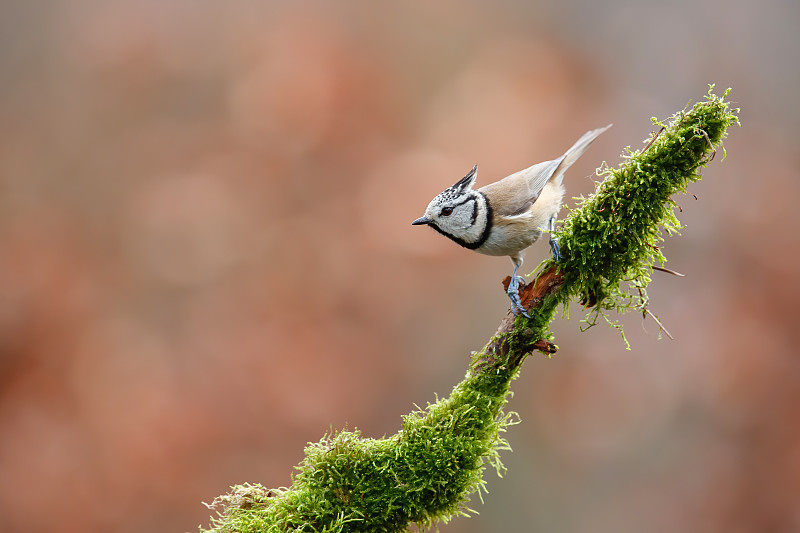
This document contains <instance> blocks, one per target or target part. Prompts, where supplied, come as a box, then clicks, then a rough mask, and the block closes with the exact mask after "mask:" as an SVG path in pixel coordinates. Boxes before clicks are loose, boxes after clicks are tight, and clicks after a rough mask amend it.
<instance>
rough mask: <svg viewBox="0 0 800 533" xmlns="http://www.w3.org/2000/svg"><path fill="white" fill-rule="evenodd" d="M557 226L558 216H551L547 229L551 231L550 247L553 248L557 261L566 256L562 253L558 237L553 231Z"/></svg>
mask: <svg viewBox="0 0 800 533" xmlns="http://www.w3.org/2000/svg"><path fill="white" fill-rule="evenodd" d="M555 228H556V217H550V220H549V221H548V222H547V231H549V232H550V249H551V250H553V259H555V261H556V263H558V262H559V261H561V260H562V259H564V256H563V255H561V248H559V247H558V239H556V238H555V237H554V236H553V231H554V230H555Z"/></svg>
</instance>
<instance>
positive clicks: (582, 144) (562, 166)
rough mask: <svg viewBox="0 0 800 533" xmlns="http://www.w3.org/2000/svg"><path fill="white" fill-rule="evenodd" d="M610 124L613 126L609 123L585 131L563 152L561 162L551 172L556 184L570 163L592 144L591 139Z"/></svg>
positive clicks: (562, 177)
mask: <svg viewBox="0 0 800 533" xmlns="http://www.w3.org/2000/svg"><path fill="white" fill-rule="evenodd" d="M611 126H613V124H609V125H608V126H606V127H604V128H597V129H596V130H591V131H587V132H586V133H584V134H583V136H582V137H581V138H580V139H578V140H577V141H576V142H575V144H573V145H572V147H571V148H570V149H569V150H567V151H566V152H565V153H564V155H563V156H562V159H561V162H560V163H559V165H558V167H557V168H556V170H555V172H553V179H554V180H555V182H556V184H558V185H560V184H561V181H562V180H563V179H564V172H566V170H567V169H568V168H569V167H570V166H572V163H574V162H575V161H577V160H578V158H579V157H580V156H582V155H583V152H585V151H586V149H587V148H589V145H590V144H592V141H594V140H595V139H596V138H597V137H599V136H600V134H601V133H603V132H605V131H606V130H607V129H608V128H610V127H611Z"/></svg>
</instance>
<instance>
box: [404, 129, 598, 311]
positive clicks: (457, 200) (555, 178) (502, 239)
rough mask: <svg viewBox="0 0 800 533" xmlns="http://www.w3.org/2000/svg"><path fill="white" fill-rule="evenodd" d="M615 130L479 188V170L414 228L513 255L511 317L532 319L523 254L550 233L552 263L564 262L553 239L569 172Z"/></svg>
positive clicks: (588, 136) (441, 197) (592, 134)
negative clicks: (523, 287)
mask: <svg viewBox="0 0 800 533" xmlns="http://www.w3.org/2000/svg"><path fill="white" fill-rule="evenodd" d="M611 126H612V125H611V124H609V125H608V126H605V127H603V128H598V129H594V130H591V131H588V132H586V133H585V134H584V135H583V136H582V137H581V138H580V139H578V140H577V141H576V142H575V144H573V145H572V147H571V148H570V149H569V150H567V151H566V152H565V153H564V155H562V156H561V157H558V158H556V159H553V160H552V161H544V162H542V163H537V164H535V165H533V166H530V167H528V168H526V169H524V170H520V171H519V172H515V173H514V174H511V175H509V176H506V177H505V178H503V179H501V180H499V181H496V182H494V183H490V184H489V185H484V186H483V187H481V188H479V189H474V188H473V186H474V185H475V181H476V179H477V177H478V165H475V166H473V167H472V170H470V171H469V172H468V173H467V175H466V176H464V177H463V178H461V179H460V180H459V181H457V182H456V183H455V184H453V185H452V186H450V187H448V188H447V189H445V190H444V191H442V192H441V193H439V194H438V195H436V196H435V197H434V198H433V200H431V202H430V203H429V204H428V207H427V208H426V209H425V214H424V215H423V216H422V217H420V218H418V219H416V220H414V221H413V222H412V223H411V225H413V226H421V225H427V226H430V227H431V228H433V229H434V230H436V231H437V232H439V233H441V234H442V235H444V236H445V237H447V238H449V239H450V240H452V241H454V242H455V243H456V244H459V245H461V246H463V247H464V248H467V249H469V250H473V251H475V252H478V253H481V254H485V255H493V256H508V257H510V258H511V262H512V263H513V264H514V271H513V273H512V274H511V282H510V283H509V284H508V289H507V291H506V292H507V294H508V297H509V298H510V299H511V312H512V313H514V314H515V315H517V314H522V315H524V316H526V317H528V318H530V316H529V315H528V314H527V313H526V311H525V309H524V308H523V307H522V302H521V300H520V296H519V285H520V282H523V281H524V278H523V277H521V276H517V272H518V271H519V268H520V267H521V266H522V261H523V252H524V251H525V250H526V249H527V248H528V247H529V246H531V245H532V244H533V243H535V242H536V241H538V240H539V237H540V236H541V234H542V232H543V231H546V232H548V233H549V234H550V249H551V250H552V252H553V259H555V261H556V262H559V261H561V260H562V259H563V257H562V255H561V250H560V248H559V246H558V240H557V239H556V237H555V236H554V235H553V230H554V228H555V221H556V218H557V217H558V212H559V211H560V210H561V203H562V200H563V198H564V193H565V188H564V185H563V180H564V172H565V171H566V170H567V169H568V168H569V167H570V166H571V165H572V164H573V163H574V162H575V161H577V160H578V158H579V157H580V156H581V155H583V153H584V152H585V151H586V149H587V148H588V147H589V145H590V144H591V143H592V141H594V140H595V139H596V138H597V137H598V136H599V135H600V134H602V133H603V132H605V131H606V130H607V129H608V128H610V127H611Z"/></svg>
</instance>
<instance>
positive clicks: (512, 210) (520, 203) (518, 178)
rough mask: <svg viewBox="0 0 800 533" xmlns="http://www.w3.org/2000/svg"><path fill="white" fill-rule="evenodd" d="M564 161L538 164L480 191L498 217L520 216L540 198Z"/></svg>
mask: <svg viewBox="0 0 800 533" xmlns="http://www.w3.org/2000/svg"><path fill="white" fill-rule="evenodd" d="M563 159H564V157H563V156H562V157H559V158H558V159H554V160H553V161H545V162H543V163H537V164H535V165H533V166H532V167H528V168H526V169H525V170H520V171H519V172H515V173H514V174H511V175H510V176H506V177H505V178H503V179H501V180H500V181H497V182H495V183H490V184H489V185H486V186H484V187H481V188H480V189H478V190H479V191H480V192H482V193H483V194H484V195H486V198H487V199H488V200H489V205H491V206H492V209H493V210H494V212H495V213H497V214H498V215H503V216H513V215H519V214H520V213H524V212H525V211H527V210H528V208H530V206H531V205H533V202H535V201H536V199H537V198H539V195H540V194H541V193H542V189H544V186H545V185H547V182H548V181H550V178H552V177H553V173H554V172H555V171H556V169H557V168H558V166H559V165H560V164H561V162H562V160H563Z"/></svg>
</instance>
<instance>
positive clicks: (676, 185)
mask: <svg viewBox="0 0 800 533" xmlns="http://www.w3.org/2000/svg"><path fill="white" fill-rule="evenodd" d="M712 89H713V86H712V87H711V89H709V93H708V96H707V98H706V101H704V102H700V103H698V104H695V105H694V107H693V108H692V109H691V110H689V111H681V112H679V113H678V114H676V115H675V116H674V117H672V120H671V122H670V123H669V124H661V123H656V124H658V125H659V126H661V128H662V130H661V131H659V132H658V133H656V134H654V135H653V136H652V138H651V139H650V140H649V141H650V142H649V144H648V145H647V146H645V148H644V149H643V150H641V151H639V152H631V151H630V150H628V153H627V155H626V156H625V161H623V163H622V164H621V165H620V167H619V168H617V169H614V170H611V169H604V170H602V171H600V172H599V175H601V176H602V177H604V180H603V181H602V182H601V183H600V184H599V185H598V188H597V191H596V192H595V194H593V195H592V196H590V197H589V198H586V199H581V201H580V203H579V206H578V207H577V208H576V209H575V210H574V211H572V212H571V213H570V214H569V216H568V217H567V219H566V220H565V222H564V224H563V226H562V227H561V229H560V230H558V231H557V232H556V233H557V236H558V238H559V242H560V243H561V248H562V251H563V252H564V254H565V259H564V260H563V261H562V262H561V263H558V264H556V263H554V262H553V261H550V260H548V261H545V262H544V263H543V264H542V265H541V272H540V273H539V275H538V276H537V278H536V279H535V280H534V282H533V283H531V284H528V285H526V286H525V287H524V289H522V291H521V299H522V303H523V306H524V307H525V308H526V309H527V310H528V312H529V314H530V315H531V318H530V319H528V318H525V317H521V316H514V315H511V314H509V315H507V316H506V317H505V318H504V319H503V321H502V322H501V324H500V327H499V328H498V330H497V333H496V334H495V335H494V336H493V337H492V338H491V339H490V340H489V342H488V343H487V345H486V346H485V347H484V348H483V349H482V350H481V351H480V352H477V353H475V354H474V355H473V356H472V359H471V362H470V366H469V369H468V371H467V375H466V377H465V379H464V380H463V381H462V382H461V383H459V384H458V385H456V386H455V388H454V389H453V391H452V393H451V395H450V396H449V397H447V398H444V399H441V400H438V401H436V402H435V403H433V404H428V405H427V407H426V408H425V409H424V410H423V409H420V410H418V411H416V412H413V413H411V414H409V415H406V416H405V417H403V426H402V429H401V430H400V431H399V432H398V433H397V434H395V435H393V436H391V437H388V438H383V439H370V438H364V437H361V435H360V434H359V432H358V431H352V432H351V431H340V432H338V433H336V434H335V435H326V436H324V437H323V438H322V440H320V441H319V442H318V443H316V444H310V445H309V446H308V447H307V448H306V450H305V454H306V456H305V459H304V460H303V462H302V463H301V464H300V465H299V466H298V471H299V472H298V474H297V475H296V476H295V477H294V479H293V483H292V486H291V487H289V488H282V489H265V488H264V487H262V486H261V485H250V484H245V485H239V486H234V487H232V491H231V493H230V494H227V495H224V496H220V497H218V498H217V499H215V500H214V502H213V503H212V504H210V505H209V508H211V509H214V510H216V511H217V517H216V518H212V528H211V529H210V530H208V531H219V532H223V531H224V532H256V531H259V532H285V531H294V530H298V531H315V532H331V533H333V532H343V531H371V532H394V531H405V530H406V529H407V528H408V527H409V526H410V525H411V524H412V523H416V524H418V525H420V526H423V527H426V526H430V525H433V524H435V523H436V522H440V521H441V522H447V521H449V520H450V519H451V518H452V517H454V516H457V515H464V514H468V513H469V512H470V510H469V508H468V507H467V503H468V502H469V499H470V497H471V496H472V495H473V494H474V493H476V492H477V493H478V494H479V496H481V489H482V488H483V486H484V483H485V482H484V480H483V471H484V469H485V467H486V465H491V466H493V467H494V468H495V469H497V471H498V473H502V471H503V466H502V464H501V463H500V460H499V451H500V450H504V449H508V445H507V443H506V441H505V440H504V439H503V438H502V433H503V431H504V430H505V428H506V427H507V426H508V425H510V424H512V423H515V419H514V418H513V417H512V416H510V415H508V414H505V413H504V412H503V407H504V406H505V403H506V397H507V394H508V390H509V385H510V383H511V381H512V380H513V379H514V378H515V377H516V376H517V374H518V372H519V369H520V367H521V365H522V362H523V361H524V360H525V357H526V356H527V355H529V354H530V353H531V352H532V351H533V350H540V351H543V352H546V353H554V352H555V350H556V349H557V347H556V346H555V344H553V343H552V341H551V340H550V339H551V337H552V335H551V334H550V331H549V325H550V322H551V321H552V320H553V318H554V316H555V312H556V309H557V308H558V306H559V305H564V306H567V305H568V304H569V302H570V300H572V299H577V300H579V301H581V302H582V303H583V304H584V305H585V306H587V307H589V308H591V309H592V311H591V313H595V316H596V315H597V314H599V313H602V312H604V311H605V310H609V309H612V310H618V311H619V310H625V309H631V308H635V309H638V310H639V311H643V312H647V308H646V306H647V297H646V292H645V288H646V286H647V284H648V283H649V281H650V273H651V272H652V268H653V267H654V266H655V263H656V262H658V263H660V264H661V265H663V263H664V261H665V260H666V259H665V257H664V256H663V254H662V253H661V251H660V250H659V248H658V246H657V242H658V241H660V240H662V237H661V235H660V233H661V231H662V230H664V231H666V232H667V233H668V234H669V233H674V232H676V231H677V229H678V228H679V227H680V226H679V223H678V221H677V219H676V218H675V215H674V213H673V211H672V205H673V204H671V203H670V197H671V195H672V194H674V193H676V192H680V191H684V190H685V186H686V185H687V184H688V183H689V182H692V181H696V180H698V179H700V175H699V174H698V170H699V169H700V168H701V167H703V166H705V164H706V163H707V162H708V161H710V160H711V158H713V155H714V153H715V150H716V149H717V147H718V146H719V144H720V142H721V140H722V139H723V138H724V136H725V132H726V130H727V128H728V126H730V125H731V124H734V123H737V122H738V119H737V117H736V113H737V112H738V109H730V107H729V104H728V103H727V102H725V101H724V98H725V97H726V96H727V95H728V92H727V91H726V92H725V93H724V95H723V96H722V97H718V96H716V95H714V94H713V92H712ZM632 289H636V290H635V291H634V290H632Z"/></svg>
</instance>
